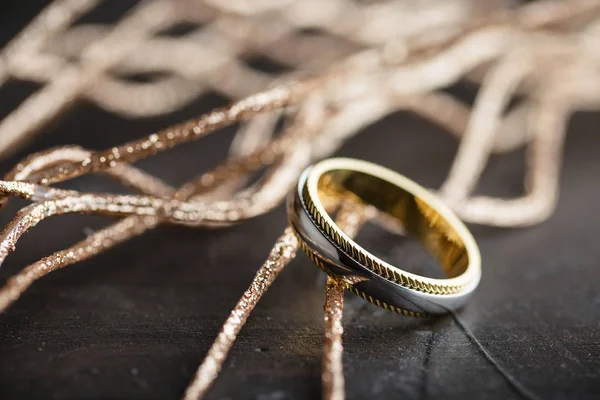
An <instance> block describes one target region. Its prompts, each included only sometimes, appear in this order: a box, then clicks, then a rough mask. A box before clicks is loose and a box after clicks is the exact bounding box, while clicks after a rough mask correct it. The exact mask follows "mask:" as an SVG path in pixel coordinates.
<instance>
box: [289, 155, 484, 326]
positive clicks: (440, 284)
mask: <svg viewBox="0 0 600 400" xmlns="http://www.w3.org/2000/svg"><path fill="white" fill-rule="evenodd" d="M344 199H346V200H352V201H359V202H361V203H363V204H364V205H369V206H373V207H375V208H377V209H378V210H379V211H380V212H382V213H385V214H388V215H389V216H390V217H392V218H394V219H396V220H397V221H398V222H400V223H401V224H402V225H403V227H404V228H405V230H406V231H407V232H408V233H409V234H411V235H414V236H416V237H417V238H418V239H419V240H420V241H421V242H422V243H423V244H424V245H425V247H426V248H427V249H428V250H429V251H430V252H431V253H432V254H433V255H434V256H435V257H436V259H437V260H438V261H439V262H440V264H441V265H442V267H443V269H444V271H445V273H446V275H447V276H448V278H447V279H434V278H428V277H424V276H420V275H416V274H413V273H410V272H407V271H404V270H402V269H400V268H398V267H396V266H393V265H391V264H389V263H387V262H385V261H384V260H381V259H380V258H378V257H375V256H374V255H373V254H371V253H370V252H368V251H367V250H365V249H363V248H362V247H361V246H360V245H358V244H357V243H356V242H355V241H354V240H352V239H351V238H350V237H348V236H347V235H346V234H345V233H344V232H343V231H342V230H341V229H340V228H339V227H338V226H337V225H336V224H335V222H334V221H333V219H332V218H331V216H330V215H329V213H328V212H327V209H326V208H327V207H326V205H328V204H333V203H338V204H339V202H340V201H343V200H344ZM288 216H289V221H290V224H291V226H292V227H293V229H294V231H295V232H296V234H297V235H298V237H299V239H300V241H301V244H302V248H303V249H304V251H305V252H306V253H307V254H308V255H309V257H310V258H311V259H312V260H313V261H314V262H315V263H316V264H317V265H318V266H319V267H321V268H322V269H323V270H324V271H325V272H326V273H327V274H328V275H330V276H332V277H334V278H336V279H338V280H339V281H340V282H342V283H343V284H344V286H345V287H346V288H348V289H349V290H350V291H352V292H353V293H355V294H358V295H360V296H362V297H363V298H365V299H366V300H368V301H370V302H372V303H374V304H377V305H379V306H381V307H384V308H386V309H389V310H392V311H397V312H401V313H404V314H410V315H426V314H440V313H446V312H449V311H451V310H454V309H456V308H458V307H460V306H461V305H463V304H464V303H465V302H466V300H467V299H468V298H469V297H470V295H471V294H472V293H473V291H474V290H475V288H476V287H477V285H478V284H479V281H480V279H481V257H480V253H479V249H478V247H477V244H476V242H475V239H474V238H473V236H472V235H471V233H470V232H469V230H468V229H467V228H466V226H465V225H464V224H463V223H462V222H461V221H460V219H459V218H458V217H457V216H456V215H455V214H454V213H453V212H452V211H451V210H450V209H449V208H448V207H447V206H446V205H445V204H444V203H443V202H442V201H441V200H439V199H438V198H437V197H436V196H435V195H433V194H432V193H430V192H429V191H427V190H426V189H424V188H423V187H421V186H419V185H418V184H416V183H415V182H413V181H411V180H409V179H407V178H405V177H404V176H402V175H400V174H398V173H396V172H394V171H391V170H389V169H387V168H384V167H381V166H378V165H375V164H372V163H369V162H365V161H360V160H354V159H348V158H334V159H329V160H325V161H322V162H320V163H317V164H315V165H314V166H312V167H309V168H307V169H306V170H305V171H304V172H303V174H302V175H301V177H300V179H299V181H298V186H297V188H296V190H294V192H293V193H291V195H290V196H289V198H288Z"/></svg>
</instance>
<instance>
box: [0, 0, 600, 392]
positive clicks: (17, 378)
mask: <svg viewBox="0 0 600 400" xmlns="http://www.w3.org/2000/svg"><path fill="white" fill-rule="evenodd" d="M44 3H45V2H44V1H19V2H16V1H14V2H8V3H3V5H2V7H0V27H1V29H0V35H1V39H2V42H1V43H2V44H4V43H6V41H7V40H8V39H9V38H10V37H12V36H13V35H14V34H15V33H16V32H18V31H19V30H20V29H21V28H22V27H23V26H24V25H25V23H26V22H27V21H29V20H30V19H31V18H32V17H33V16H34V15H35V14H36V13H37V12H38V10H39V9H40V8H41V6H42V5H43V4H44ZM109 3H110V4H112V9H115V8H119V7H122V6H118V5H117V3H118V2H114V1H113V2H109ZM112 9H111V6H108V7H107V6H105V7H104V8H103V9H102V10H104V11H102V12H106V13H107V15H108V14H110V13H111V12H115V11H113V10H112ZM98 15H100V14H98ZM100 16H101V15H100ZM35 89H36V86H35V85H32V84H29V83H23V82H18V83H11V84H9V85H5V86H4V87H2V88H1V89H0V114H2V116H3V115H6V114H7V113H8V112H9V111H10V110H11V109H13V108H14V107H15V105H16V104H18V103H19V102H20V101H21V100H22V99H23V98H25V96H27V95H28V94H29V93H31V92H32V91H33V90H35ZM456 90H457V91H459V92H461V93H462V94H463V95H465V96H469V94H471V92H472V90H471V88H464V87H462V88H460V87H459V88H457V89H456ZM225 102H226V99H223V98H220V97H218V96H216V95H209V96H204V97H203V98H202V99H200V100H198V101H197V102H195V103H194V104H192V105H190V106H189V107H187V108H185V109H184V110H182V111H180V112H177V113H175V114H174V115H170V116H168V117H164V118H154V119H146V120H141V121H130V120H124V119H122V118H119V117H116V116H114V115H111V114H108V113H106V112H104V111H101V110H99V109H98V108H96V107H95V106H92V105H89V104H86V103H80V104H79V105H77V106H76V107H75V108H74V109H73V110H72V111H71V112H69V113H68V114H67V115H65V116H64V117H63V118H61V119H60V120H59V121H57V122H56V123H55V124H54V125H52V126H50V127H48V128H46V129H44V130H43V132H42V133H41V134H40V135H39V136H38V137H37V138H36V139H35V140H34V141H33V142H31V143H30V144H29V145H27V146H26V147H25V148H23V149H22V150H20V151H19V152H18V153H17V154H16V155H14V156H13V157H10V159H7V160H3V161H2V162H1V163H0V172H1V173H4V172H6V171H8V170H9V169H10V168H11V167H12V165H14V164H15V163H17V161H18V160H19V159H21V158H22V157H24V156H25V155H27V154H29V153H31V152H34V151H38V150H40V149H44V148H47V147H51V146H56V145H61V144H73V143H74V144H80V145H82V146H85V147H87V148H90V149H104V148H107V147H110V146H113V145H115V144H120V143H122V142H124V141H127V140H131V139H135V138H139V137H141V136H144V135H147V134H149V133H152V132H154V131H156V130H158V129H160V128H162V127H165V126H167V125H169V124H172V123H175V122H178V121H181V120H183V119H186V118H189V117H192V116H195V115H198V114H200V113H202V112H203V111H206V110H209V109H210V108H212V107H214V106H216V105H221V104H225ZM599 123H600V115H598V114H578V115H576V116H575V118H574V119H573V120H572V121H571V124H570V126H569V135H568V138H567V146H566V153H565V157H564V167H563V174H562V177H561V197H560V202H559V205H558V209H557V210H556V214H555V215H554V216H553V217H552V218H551V219H550V220H548V221H547V222H544V223H543V224H540V225H539V226H536V227H533V228H527V229H495V228H486V227H477V226H474V227H472V228H473V233H474V235H475V237H476V239H477V241H478V242H479V245H480V247H481V251H482V255H483V268H484V272H483V273H484V275H483V280H482V282H481V285H480V287H479V289H478V291H477V292H476V294H475V296H474V297H473V299H472V301H471V302H470V304H469V305H468V306H467V307H465V308H464V309H463V310H461V312H460V313H459V314H458V317H459V318H460V321H462V323H463V324H464V326H465V327H466V328H467V330H468V332H471V333H472V335H473V336H472V337H471V338H470V337H469V336H468V334H467V333H466V332H465V331H464V330H463V329H461V326H460V324H458V323H457V321H455V320H454V319H453V318H452V317H445V318H440V319H437V320H419V319H411V318H408V317H403V316H399V315H396V314H392V313H389V312H387V311H385V310H383V309H379V308H377V307H375V306H373V305H371V304H368V303H366V302H364V301H363V300H362V299H359V298H355V297H352V296H350V295H349V296H347V297H346V308H345V314H344V324H345V335H344V345H345V354H344V367H345V376H346V390H347V397H348V398H349V399H359V398H375V397H377V398H406V399H425V398H444V399H453V398H456V399H459V398H465V397H467V398H490V399H511V398H535V397H538V398H544V399H567V398H568V399H575V398H580V399H592V398H598V396H600V289H599V288H598V278H599V277H600V271H599V270H598V269H599V264H600V245H599V239H600V235H599V234H598V229H599V228H600V217H599V215H598V212H597V205H598V198H600V184H598V177H599V176H600V162H598V150H599V145H600V137H599V136H598V135H597V134H596V132H595V130H596V129H597V127H598V126H599ZM232 135H233V131H232V130H228V131H221V132H218V133H215V134H213V135H212V136H210V137H208V138H205V139H202V140H200V141H198V142H195V143H192V144H189V145H184V146H182V147H178V148H176V149H173V150H171V151H169V152H167V153H164V154H161V155H158V156H156V157H153V158H151V159H148V160H144V161H143V162H140V163H139V165H140V166H142V167H143V168H145V169H146V170H148V171H150V172H152V173H154V174H156V175H158V176H160V177H161V178H163V179H165V180H167V181H168V182H170V183H171V184H173V185H177V184H180V183H183V182H184V181H185V180H186V179H188V178H190V177H191V176H194V175H195V174H197V173H199V172H201V171H203V170H205V169H207V168H209V167H210V166H214V165H216V163H218V162H219V160H221V159H222V158H223V157H224V156H225V155H226V152H227V146H228V143H229V140H230V139H231V137H232ZM455 151H456V141H455V140H454V139H452V138H451V137H450V135H448V134H447V133H445V132H443V131H441V130H439V129H437V128H435V127H433V126H431V125H430V124H428V123H427V122H424V121H422V120H419V119H417V118H414V117H412V116H410V115H408V114H395V115H393V116H390V117H388V118H386V119H385V120H382V121H380V122H378V123H377V124H375V125H373V126H371V127H369V128H368V129H366V130H365V131H364V132H362V133H361V134H360V135H358V136H356V137H355V138H354V139H352V140H350V141H349V142H348V143H347V144H346V145H345V146H344V147H343V148H342V149H341V151H340V152H339V154H340V155H344V156H350V157H357V158H362V159H367V160H371V161H375V162H377V163H380V164H382V165H385V166H388V167H390V168H393V169H394V170H397V171H399V172H401V173H403V174H405V175H407V176H409V177H411V178H412V179H414V180H416V181H417V182H419V183H421V184H423V185H425V186H428V187H438V186H439V185H440V184H441V182H442V181H443V180H444V178H445V176H446V173H447V171H448V168H449V166H450V163H451V160H452V157H453V155H454V152H455ZM523 170H524V152H522V151H517V152H514V153H511V154H509V155H504V156H499V157H494V158H493V159H492V161H491V163H490V165H489V167H488V168H487V170H486V172H485V176H484V179H483V181H482V183H481V184H480V186H479V188H478V191H479V192H480V193H487V194H493V195H505V196H516V195H518V194H520V193H521V192H522V190H523V187H522V175H523ZM67 187H72V188H76V189H80V190H85V191H115V190H120V188H119V187H118V186H117V185H116V184H114V183H112V182H110V181H108V180H106V179H104V178H100V177H84V178H81V179H78V180H76V181H73V182H70V183H69V184H68V185H67ZM23 204H24V202H19V201H13V202H12V203H11V205H10V207H8V208H7V209H5V210H3V211H2V213H1V214H0V219H1V221H0V222H2V224H3V225H4V224H6V223H7V222H8V221H9V220H10V219H11V218H12V217H13V216H14V213H15V212H16V210H17V209H18V207H19V206H22V205H23ZM109 222H110V219H109V218H103V217H98V216H80V215H68V216H62V217H56V218H52V219H50V220H48V221H45V222H43V223H41V224H40V225H39V226H38V227H36V228H35V229H34V230H32V231H31V232H30V233H29V234H27V235H26V236H24V238H23V239H22V240H21V241H20V242H19V245H18V247H17V251H16V252H15V253H14V254H13V255H11V256H10V257H9V258H8V259H7V261H6V262H5V264H4V265H3V266H2V268H0V283H1V282H4V281H5V280H6V279H7V278H8V277H9V276H11V275H13V274H14V273H16V272H17V271H18V270H19V269H21V268H23V267H24V266H25V265H28V264H29V263H31V262H33V261H35V260H37V259H39V258H40V257H43V256H45V255H48V254H50V253H52V252H53V251H56V250H58V249H61V248H64V247H67V246H69V245H71V244H72V243H74V242H75V241H77V240H79V239H81V238H83V237H84V235H85V232H89V230H90V229H97V228H99V227H101V226H104V225H106V224H107V223H109ZM285 226H286V219H285V214H284V210H283V207H279V208H278V209H276V210H275V211H273V212H271V213H269V214H268V215H265V216H262V217H260V218H256V219H253V220H251V221H247V222H244V223H242V224H241V225H238V226H235V227H232V228H227V229H224V230H218V231H206V230H193V229H187V228H183V227H170V226H164V227H161V228H159V229H156V230H154V231H152V232H149V233H147V234H145V235H143V236H141V237H138V238H135V239H133V240H131V241H129V242H127V243H125V244H123V245H121V246H118V247H116V248H114V249H113V250H111V251H108V252H106V253H104V254H102V255H100V256H98V257H95V258H93V259H91V260H89V261H86V262H83V263H80V264H77V265H74V266H71V267H68V268H66V269H65V270H62V271H58V272H55V273H52V274H50V275H49V276H48V277H45V278H43V279H42V280H40V281H39V282H36V283H35V284H34V285H33V286H32V287H31V289H30V290H28V291H27V292H26V294H25V295H24V296H23V297H22V298H21V299H20V300H18V301H17V302H16V303H15V304H14V305H13V306H12V307H10V308H9V310H8V311H7V312H6V313H5V314H3V315H0V398H1V399H25V398H27V399H33V398H47V399H97V398H119V399H129V398H132V399H142V398H143V399H145V398H155V399H176V398H179V397H180V396H181V395H182V394H183V391H184V389H185V387H186V385H187V384H188V382H189V381H190V379H191V377H192V375H193V373H194V371H195V370H196V368H197V366H198V364H199V363H200V362H201V361H202V359H203V357H204V355H205V353H206V351H207V350H208V349H209V347H210V345H211V343H212V341H213V339H214V338H215V336H216V334H217V332H218V331H219V328H220V326H221V324H222V322H223V321H224V319H225V318H226V317H227V316H228V314H229V311H230V310H231V308H232V307H233V306H234V305H235V303H236V301H237V300H238V298H239V297H240V295H241V293H242V292H243V291H244V290H245V289H246V287H247V286H248V284H249V283H250V281H251V279H252V277H253V276H254V274H255V272H256V270H257V268H258V267H259V266H260V264H261V263H262V262H263V261H264V259H265V257H266V255H267V254H268V252H269V249H270V247H271V245H272V243H273V241H274V240H275V239H276V238H277V237H278V235H279V234H280V233H281V232H282V230H283V229H284V227H285ZM382 238H383V239H382ZM360 241H361V243H362V244H364V245H365V246H366V247H367V248H373V249H375V250H376V251H378V252H379V253H380V254H384V255H386V256H387V257H388V258H390V259H392V261H394V259H395V262H397V263H402V260H403V259H404V258H405V257H408V258H411V254H410V252H411V251H412V250H411V247H409V248H408V254H407V251H404V253H402V252H401V251H400V252H399V251H398V249H397V248H396V247H395V244H396V243H397V241H395V240H392V238H390V237H389V236H381V232H379V231H377V230H373V229H369V230H367V231H365V232H364V233H363V234H362V235H361V237H360ZM399 254H400V255H399ZM415 257H416V258H417V259H418V256H415ZM415 257H412V259H415ZM322 304H323V276H322V274H321V273H320V272H319V271H318V270H317V268H315V267H314V266H313V265H312V264H311V262H310V261H309V260H308V258H307V257H306V256H304V255H303V254H301V255H300V256H299V257H298V258H297V259H296V260H295V261H294V262H292V264H291V265H290V266H289V267H288V268H287V269H286V270H285V271H284V272H283V273H282V274H281V276H280V277H279V278H278V279H277V281H276V282H275V284H274V285H273V287H272V289H271V290H270V291H269V292H268V294H267V295H266V296H265V297H264V298H263V300H261V302H260V304H259V306H258V308H257V309H256V311H255V312H254V313H253V315H252V316H251V318H250V319H249V321H248V324H247V325H246V327H245V328H244V329H243V331H242V333H241V334H240V336H239V338H238V340H237V342H236V344H235V346H234V348H233V350H232V351H231V353H230V356H229V358H228V360H227V361H226V363H225V365H224V369H223V371H222V373H221V375H220V376H219V378H218V379H217V381H216V383H215V385H214V387H213V388H212V389H211V391H210V392H209V395H208V397H209V398H213V399H227V398H236V399H245V398H252V399H261V400H263V399H264V400H266V399H273V400H275V399H292V398H294V399H305V398H318V397H319V396H320V390H321V388H320V367H321V348H322V341H323V337H322V336H323V335H322V331H323V323H322ZM478 345H480V346H481V347H478ZM482 348H483V349H484V350H482Z"/></svg>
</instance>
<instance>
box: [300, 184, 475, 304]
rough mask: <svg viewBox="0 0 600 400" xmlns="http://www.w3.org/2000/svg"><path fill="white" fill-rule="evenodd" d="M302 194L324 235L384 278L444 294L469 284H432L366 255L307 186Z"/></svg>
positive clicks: (409, 286)
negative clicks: (323, 210)
mask: <svg viewBox="0 0 600 400" xmlns="http://www.w3.org/2000/svg"><path fill="white" fill-rule="evenodd" d="M302 194H303V197H302V201H303V202H304V203H305V205H306V208H307V210H308V211H309V215H310V217H311V219H312V220H313V222H314V223H315V224H316V225H317V227H318V228H319V229H320V230H321V232H322V233H323V234H324V235H326V236H327V237H328V238H329V239H330V240H331V241H333V244H334V245H336V246H337V247H338V248H339V249H340V250H343V251H344V252H345V253H346V254H347V255H348V256H349V257H351V258H352V259H353V260H355V261H357V262H359V263H360V264H361V265H363V266H364V267H366V268H368V269H369V270H370V271H371V272H373V273H375V274H377V275H379V276H381V277H382V278H385V279H387V280H389V281H392V282H394V283H397V284H399V285H401V286H404V287H407V288H409V289H414V290H418V291H421V292H424V293H431V294H442V295H444V294H453V293H458V292H460V291H461V290H463V289H464V287H465V286H466V285H467V284H468V282H467V283H465V284H459V285H451V284H443V283H441V284H432V283H429V282H424V281H421V280H418V279H415V278H413V277H411V276H408V275H406V274H403V273H402V272H401V271H398V270H395V269H391V268H389V267H387V266H384V265H382V264H381V263H379V262H378V261H376V260H374V259H373V257H370V256H368V255H366V254H365V252H364V251H363V250H361V249H359V248H357V247H356V246H354V245H353V244H352V243H350V242H348V241H347V240H346V239H345V238H344V237H342V236H341V235H340V234H339V232H338V230H337V229H335V228H334V227H332V226H331V224H330V223H329V222H328V221H327V220H326V219H325V218H323V215H322V213H321V212H320V211H319V210H318V209H317V207H316V206H315V204H314V201H313V199H312V196H311V194H310V193H309V191H308V189H307V188H306V187H304V189H303V191H302ZM307 254H308V253H307ZM309 256H310V255H309ZM311 259H312V258H311ZM313 261H314V260H313ZM315 263H316V262H315ZM317 265H318V266H319V267H321V268H322V269H323V266H322V262H321V264H319V263H317ZM348 289H349V290H351V291H353V292H355V293H356V292H359V293H356V294H358V295H359V296H361V297H363V298H365V300H369V297H370V296H368V295H365V294H364V293H362V292H360V291H358V290H357V289H354V288H352V289H350V288H348ZM365 296H367V297H365ZM369 301H370V300H369ZM371 302H372V303H374V304H377V305H379V303H377V302H374V301H371ZM384 304H385V303H382V305H381V306H382V307H384V308H387V309H389V308H390V307H392V306H390V305H387V304H385V306H384ZM386 306H387V307H386ZM392 311H396V310H392ZM404 311H406V310H400V311H396V312H400V313H402V314H405V312H404Z"/></svg>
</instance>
